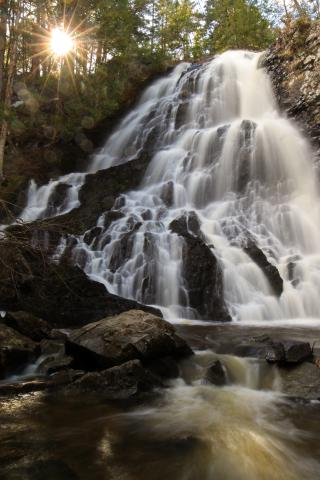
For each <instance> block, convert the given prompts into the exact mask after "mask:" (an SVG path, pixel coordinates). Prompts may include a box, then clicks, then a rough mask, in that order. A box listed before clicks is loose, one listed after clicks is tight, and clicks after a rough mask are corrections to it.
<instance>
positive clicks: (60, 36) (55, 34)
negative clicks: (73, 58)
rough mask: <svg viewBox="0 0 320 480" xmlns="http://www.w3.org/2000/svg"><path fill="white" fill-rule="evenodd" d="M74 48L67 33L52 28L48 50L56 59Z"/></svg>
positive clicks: (72, 41) (71, 39)
mask: <svg viewBox="0 0 320 480" xmlns="http://www.w3.org/2000/svg"><path fill="white" fill-rule="evenodd" d="M73 48H74V40H73V38H72V37H71V35H69V34H68V33H67V32H65V31H64V30H61V29H60V28H54V29H53V30H52V32H51V38H50V49H51V51H52V52H53V53H54V54H55V55H56V56H57V57H63V56H65V55H67V54H68V53H70V52H71V50H73Z"/></svg>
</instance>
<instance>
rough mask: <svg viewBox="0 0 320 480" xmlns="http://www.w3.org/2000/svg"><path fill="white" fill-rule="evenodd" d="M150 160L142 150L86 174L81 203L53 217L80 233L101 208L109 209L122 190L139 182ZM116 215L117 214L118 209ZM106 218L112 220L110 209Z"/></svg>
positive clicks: (88, 225)
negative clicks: (122, 160)
mask: <svg viewBox="0 0 320 480" xmlns="http://www.w3.org/2000/svg"><path fill="white" fill-rule="evenodd" d="M149 161H150V157H149V155H148V154H147V153H146V152H143V153H142V154H141V155H140V156H139V157H138V158H136V159H134V160H131V161H129V162H127V163H124V164H122V165H117V166H115V167H111V168H108V169H106V170H99V171H98V172H96V173H92V174H88V175H87V176H86V180H85V183H84V185H83V187H82V188H81V189H80V192H79V200H80V203H81V205H80V206H79V207H78V208H76V209H74V210H73V211H72V212H69V213H67V214H66V215H63V216H60V217H57V218H55V221H56V222H58V223H61V222H62V223H65V222H66V223H67V224H68V231H69V233H76V234H81V233H84V231H86V230H88V229H89V228H91V227H94V226H95V225H96V224H97V220H98V217H100V215H101V212H105V211H109V210H111V209H112V207H113V206H114V205H115V202H116V199H117V198H118V197H119V196H120V195H121V194H123V193H125V192H127V191H129V190H132V189H134V188H137V187H138V186H139V185H140V183H141V181H142V179H143V176H144V173H145V171H146V168H147V166H148V164H149ZM117 208H119V206H117ZM115 215H118V218H119V213H117V214H115ZM120 215H121V214H120ZM108 221H112V215H111V213H110V214H109V215H107V216H106V222H108ZM71 230H73V231H72V232H71Z"/></svg>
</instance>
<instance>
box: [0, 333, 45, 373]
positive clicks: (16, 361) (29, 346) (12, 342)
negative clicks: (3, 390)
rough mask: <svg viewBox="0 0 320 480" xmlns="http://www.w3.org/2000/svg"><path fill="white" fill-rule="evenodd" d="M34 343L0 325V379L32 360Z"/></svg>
mask: <svg viewBox="0 0 320 480" xmlns="http://www.w3.org/2000/svg"><path fill="white" fill-rule="evenodd" d="M36 349H37V345H36V343H35V342H34V341H33V340H31V339H30V338H27V337H25V336H24V335H21V333H19V332H16V331H15V330H13V329H12V328H10V327H8V326H7V325H0V378H4V377H5V376H7V375H9V374H11V373H13V372H15V371H16V370H17V369H18V368H21V366H22V365H23V364H26V363H28V362H30V361H31V360H33V358H34V356H35V352H36Z"/></svg>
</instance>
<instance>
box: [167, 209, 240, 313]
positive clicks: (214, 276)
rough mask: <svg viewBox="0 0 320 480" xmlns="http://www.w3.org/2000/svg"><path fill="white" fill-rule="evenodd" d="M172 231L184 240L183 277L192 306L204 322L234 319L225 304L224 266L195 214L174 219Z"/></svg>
mask: <svg viewBox="0 0 320 480" xmlns="http://www.w3.org/2000/svg"><path fill="white" fill-rule="evenodd" d="M170 229H171V231H172V232H174V233H176V234H177V235H179V236H181V237H183V239H184V246H183V269H182V270H183V272H182V274H183V278H184V280H185V286H186V290H187V292H188V297H189V306H190V307H191V308H193V309H194V310H196V311H197V313H198V315H199V318H201V319H202V320H215V321H229V320H231V317H230V315H229V313H228V310H227V307H226V305H225V303H224V296H223V276H222V271H221V267H220V265H219V262H218V260H217V259H216V257H215V255H214V253H213V249H212V248H210V247H209V246H208V245H207V244H206V243H205V241H204V239H203V236H202V234H201V231H200V224H199V220H198V217H197V216H196V214H195V213H194V212H191V213H190V212H188V213H186V214H184V215H183V216H181V217H179V218H177V219H175V220H173V221H172V222H171V224H170Z"/></svg>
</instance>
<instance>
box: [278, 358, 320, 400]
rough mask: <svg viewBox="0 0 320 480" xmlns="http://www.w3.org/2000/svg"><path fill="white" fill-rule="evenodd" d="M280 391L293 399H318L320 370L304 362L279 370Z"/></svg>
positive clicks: (319, 393)
mask: <svg viewBox="0 0 320 480" xmlns="http://www.w3.org/2000/svg"><path fill="white" fill-rule="evenodd" d="M279 373H280V377H281V383H282V391H283V392H284V393H286V394H287V395H290V396H293V397H302V398H305V399H309V400H310V399H319V398H320V369H319V368H318V367H317V366H316V365H314V364H313V363H309V362H304V363H301V364H300V365H295V366H291V367H287V368H280V369H279Z"/></svg>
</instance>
